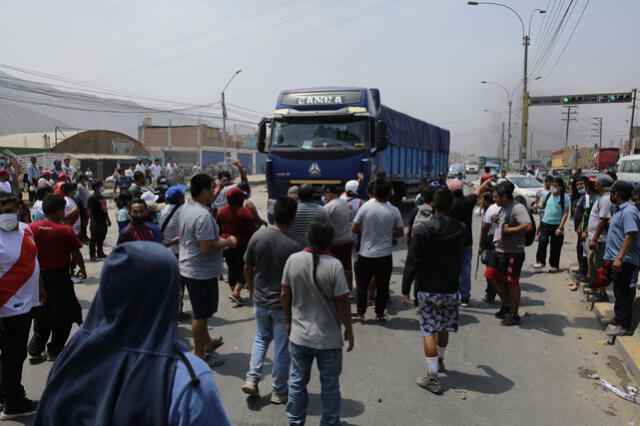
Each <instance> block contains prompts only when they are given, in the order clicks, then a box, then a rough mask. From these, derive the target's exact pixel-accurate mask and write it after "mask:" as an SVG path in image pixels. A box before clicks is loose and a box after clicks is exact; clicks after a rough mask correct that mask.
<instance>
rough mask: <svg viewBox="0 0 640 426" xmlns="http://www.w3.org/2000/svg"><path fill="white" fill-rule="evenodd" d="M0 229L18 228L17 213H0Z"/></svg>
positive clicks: (11, 229) (12, 229) (13, 229)
mask: <svg viewBox="0 0 640 426" xmlns="http://www.w3.org/2000/svg"><path fill="white" fill-rule="evenodd" d="M0 229H2V230H4V231H15V230H16V229H18V215H16V214H15V213H3V214H0Z"/></svg>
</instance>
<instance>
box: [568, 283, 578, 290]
mask: <svg viewBox="0 0 640 426" xmlns="http://www.w3.org/2000/svg"><path fill="white" fill-rule="evenodd" d="M579 287H580V282H575V283H570V284H569V290H571V291H577V290H578V288H579Z"/></svg>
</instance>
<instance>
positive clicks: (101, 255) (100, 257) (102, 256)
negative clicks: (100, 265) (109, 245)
mask: <svg viewBox="0 0 640 426" xmlns="http://www.w3.org/2000/svg"><path fill="white" fill-rule="evenodd" d="M105 257H107V255H106V254H105V253H98V258H99V259H104V258H105Z"/></svg>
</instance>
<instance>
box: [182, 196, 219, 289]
mask: <svg viewBox="0 0 640 426" xmlns="http://www.w3.org/2000/svg"><path fill="white" fill-rule="evenodd" d="M219 239H220V230H219V229H218V224H217V223H216V221H215V220H213V216H211V213H210V212H209V209H207V207H206V206H205V205H204V204H200V203H198V202H196V201H193V202H190V203H186V204H184V205H183V207H182V209H181V211H180V254H179V257H180V275H182V276H183V277H187V278H192V279H195V280H210V279H212V278H216V277H219V276H220V275H222V271H223V267H222V251H219V252H215V253H204V252H203V251H202V250H201V249H200V243H199V242H200V241H211V240H213V241H218V240H219Z"/></svg>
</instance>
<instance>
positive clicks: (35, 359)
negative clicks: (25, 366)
mask: <svg viewBox="0 0 640 426" xmlns="http://www.w3.org/2000/svg"><path fill="white" fill-rule="evenodd" d="M46 360H47V357H46V356H44V354H38V355H31V354H29V364H31V365H38V364H42V363H43V362H45V361H46Z"/></svg>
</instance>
